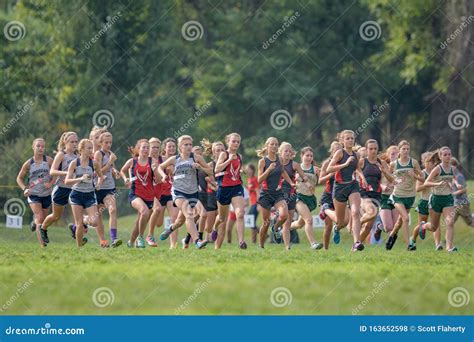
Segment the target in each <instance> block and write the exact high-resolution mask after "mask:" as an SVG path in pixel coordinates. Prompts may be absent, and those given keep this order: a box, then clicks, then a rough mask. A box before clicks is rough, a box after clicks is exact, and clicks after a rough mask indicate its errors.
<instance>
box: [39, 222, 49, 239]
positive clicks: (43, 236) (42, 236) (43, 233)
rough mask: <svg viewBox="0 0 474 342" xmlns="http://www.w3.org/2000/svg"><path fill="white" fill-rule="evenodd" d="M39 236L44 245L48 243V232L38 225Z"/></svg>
mask: <svg viewBox="0 0 474 342" xmlns="http://www.w3.org/2000/svg"><path fill="white" fill-rule="evenodd" d="M40 236H41V240H42V241H43V242H44V243H49V238H48V231H47V230H46V229H43V226H41V225H40Z"/></svg>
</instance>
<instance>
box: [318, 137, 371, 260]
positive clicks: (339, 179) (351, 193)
mask: <svg viewBox="0 0 474 342" xmlns="http://www.w3.org/2000/svg"><path fill="white" fill-rule="evenodd" d="M340 138H341V140H342V144H343V149H341V150H337V151H336V152H335V153H334V156H333V158H331V161H330V162H329V166H328V168H327V172H334V173H335V174H334V179H335V181H334V189H333V198H334V207H335V209H336V216H337V221H336V226H335V227H334V229H333V233H334V238H333V239H334V241H335V242H336V241H339V240H340V237H339V230H340V229H341V228H342V227H344V223H345V222H344V221H345V216H346V203H347V202H349V205H350V208H351V227H352V236H353V239H354V244H353V245H352V251H353V252H355V251H362V250H363V249H364V245H363V243H362V242H361V241H360V202H361V198H360V192H359V191H360V190H359V184H358V183H357V181H356V178H355V174H357V175H358V176H359V179H360V182H361V184H362V185H363V186H364V187H367V186H368V184H367V181H366V179H365V176H364V174H363V173H362V171H361V170H360V166H359V162H358V159H359V158H358V156H357V153H355V152H353V151H352V147H353V146H354V141H355V133H354V132H353V131H350V130H344V131H342V132H341V134H340Z"/></svg>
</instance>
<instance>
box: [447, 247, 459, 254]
mask: <svg viewBox="0 0 474 342" xmlns="http://www.w3.org/2000/svg"><path fill="white" fill-rule="evenodd" d="M448 252H449V253H451V252H458V248H457V247H452V248H450V249H448Z"/></svg>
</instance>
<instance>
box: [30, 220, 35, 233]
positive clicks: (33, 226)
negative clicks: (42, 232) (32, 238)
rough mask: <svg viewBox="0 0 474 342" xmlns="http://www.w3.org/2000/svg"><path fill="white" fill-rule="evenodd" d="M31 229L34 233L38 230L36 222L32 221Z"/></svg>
mask: <svg viewBox="0 0 474 342" xmlns="http://www.w3.org/2000/svg"><path fill="white" fill-rule="evenodd" d="M30 229H31V231H32V232H34V231H35V230H36V223H35V221H34V220H33V221H31V223H30Z"/></svg>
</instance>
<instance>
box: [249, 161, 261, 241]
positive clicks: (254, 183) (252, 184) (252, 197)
mask: <svg viewBox="0 0 474 342" xmlns="http://www.w3.org/2000/svg"><path fill="white" fill-rule="evenodd" d="M255 172H256V169H255V166H254V165H253V164H248V165H247V168H246V173H247V191H248V192H249V203H250V208H249V211H248V214H249V215H252V216H253V222H254V226H253V227H252V243H257V234H258V228H257V217H258V210H257V198H258V196H259V192H260V186H259V184H258V179H257V176H255Z"/></svg>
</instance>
